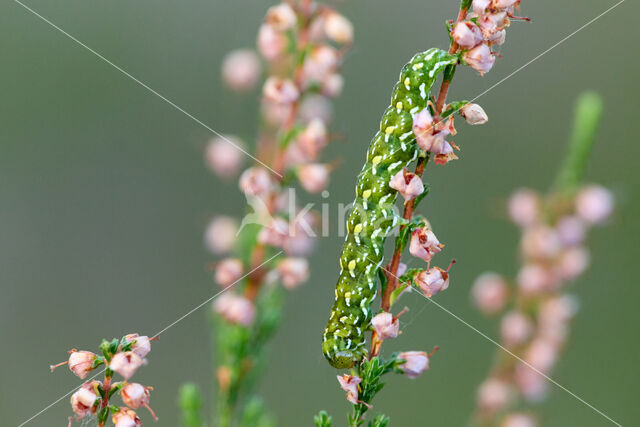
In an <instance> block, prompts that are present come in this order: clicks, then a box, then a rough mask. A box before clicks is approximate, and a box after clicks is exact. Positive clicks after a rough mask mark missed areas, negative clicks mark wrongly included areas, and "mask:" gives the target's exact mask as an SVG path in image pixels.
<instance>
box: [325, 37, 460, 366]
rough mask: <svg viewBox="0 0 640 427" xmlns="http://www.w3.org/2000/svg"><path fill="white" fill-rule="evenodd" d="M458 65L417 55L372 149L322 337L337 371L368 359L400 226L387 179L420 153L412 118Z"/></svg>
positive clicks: (437, 54)
mask: <svg viewBox="0 0 640 427" xmlns="http://www.w3.org/2000/svg"><path fill="white" fill-rule="evenodd" d="M457 61H458V58H457V57H455V56H453V55H450V54H448V53H447V52H445V51H443V50H441V49H436V48H433V49H429V50H427V51H426V52H422V53H418V54H416V55H415V56H414V57H413V58H412V59H411V61H409V63H407V64H406V65H405V66H404V67H403V68H402V71H401V73H400V78H399V81H398V83H397V84H396V85H395V87H394V89H393V93H392V96H391V105H390V106H389V107H388V108H387V109H386V111H385V112H384V115H383V116H382V120H381V122H380V129H379V130H378V132H377V133H376V135H375V136H374V137H373V140H372V141H371V144H370V145H369V149H368V151H367V159H366V162H365V165H364V167H363V169H362V171H361V172H360V174H359V175H358V182H357V184H356V199H355V201H354V203H353V208H352V210H351V212H350V214H349V217H348V218H347V224H346V229H347V236H346V239H345V243H344V247H343V249H342V253H341V255H340V277H339V278H338V282H337V284H336V287H335V302H334V304H333V307H332V309H331V315H330V316H329V321H328V322H327V326H326V328H325V330H324V334H323V337H322V352H323V354H324V356H325V357H326V359H327V360H328V361H329V363H330V364H331V365H332V366H333V367H335V368H338V369H346V368H350V367H352V366H353V365H355V364H356V363H357V362H359V361H360V360H362V358H363V357H364V355H365V354H366V349H365V348H364V347H365V343H366V341H365V337H364V333H365V332H366V331H367V330H369V328H370V322H371V318H372V313H371V303H372V302H373V300H374V299H375V297H376V293H377V283H376V278H377V274H378V270H379V269H380V266H381V265H382V263H383V261H384V253H383V252H384V242H385V239H386V237H387V235H388V234H389V232H390V231H391V230H392V229H393V227H395V226H396V224H397V222H398V217H397V215H395V212H394V209H393V207H394V203H395V200H396V196H397V191H396V190H394V189H392V188H391V187H389V180H390V178H391V177H392V176H393V175H395V174H396V173H397V172H398V171H400V170H402V169H403V168H404V167H406V166H407V165H408V164H409V163H411V162H412V161H413V160H415V159H416V158H417V156H418V155H419V154H420V151H421V150H420V148H419V147H418V146H417V144H416V138H415V135H414V133H413V130H412V128H413V117H414V116H415V114H417V113H418V112H419V111H421V110H423V109H424V108H426V107H427V103H428V100H429V93H430V91H431V88H432V86H433V84H434V83H435V80H436V78H437V75H438V73H440V72H441V71H442V70H444V68H445V67H446V66H448V65H452V64H455V63H457Z"/></svg>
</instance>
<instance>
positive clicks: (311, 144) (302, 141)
mask: <svg viewBox="0 0 640 427" xmlns="http://www.w3.org/2000/svg"><path fill="white" fill-rule="evenodd" d="M328 140H329V138H328V135H327V127H326V126H325V124H324V123H323V122H322V120H320V119H313V120H312V121H311V122H309V124H308V125H307V127H305V129H304V130H303V131H302V132H301V133H300V135H298V144H297V145H298V146H299V147H300V149H301V150H302V152H303V154H304V155H305V156H306V158H307V159H308V160H315V159H316V157H317V156H318V154H319V153H320V150H322V149H323V148H324V147H326V146H327V142H328Z"/></svg>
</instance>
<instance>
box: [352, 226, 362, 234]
mask: <svg viewBox="0 0 640 427" xmlns="http://www.w3.org/2000/svg"><path fill="white" fill-rule="evenodd" d="M361 231H362V224H358V225H356V226H355V227H353V232H354V233H355V234H358V233H360V232H361Z"/></svg>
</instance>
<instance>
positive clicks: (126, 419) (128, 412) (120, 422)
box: [111, 408, 142, 427]
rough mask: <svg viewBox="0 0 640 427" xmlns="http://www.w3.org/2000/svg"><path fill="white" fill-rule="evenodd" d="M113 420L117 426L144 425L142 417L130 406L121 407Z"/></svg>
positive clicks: (132, 426)
mask: <svg viewBox="0 0 640 427" xmlns="http://www.w3.org/2000/svg"><path fill="white" fill-rule="evenodd" d="M111 421H112V422H113V424H114V425H115V427H137V426H141V425H142V421H141V420H140V417H138V415H137V414H136V413H135V411H134V410H133V409H129V408H120V410H119V411H118V412H116V413H114V414H113V417H111Z"/></svg>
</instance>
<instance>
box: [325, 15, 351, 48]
mask: <svg viewBox="0 0 640 427" xmlns="http://www.w3.org/2000/svg"><path fill="white" fill-rule="evenodd" d="M323 22H324V32H325V34H326V35H327V36H328V37H329V38H330V39H331V40H333V41H334V42H336V43H340V44H350V43H352V42H353V24H352V23H351V21H349V20H348V19H347V18H345V17H344V16H342V15H340V14H339V13H337V12H335V11H333V10H332V11H330V12H328V13H327V14H326V15H325V16H324V19H323Z"/></svg>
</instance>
